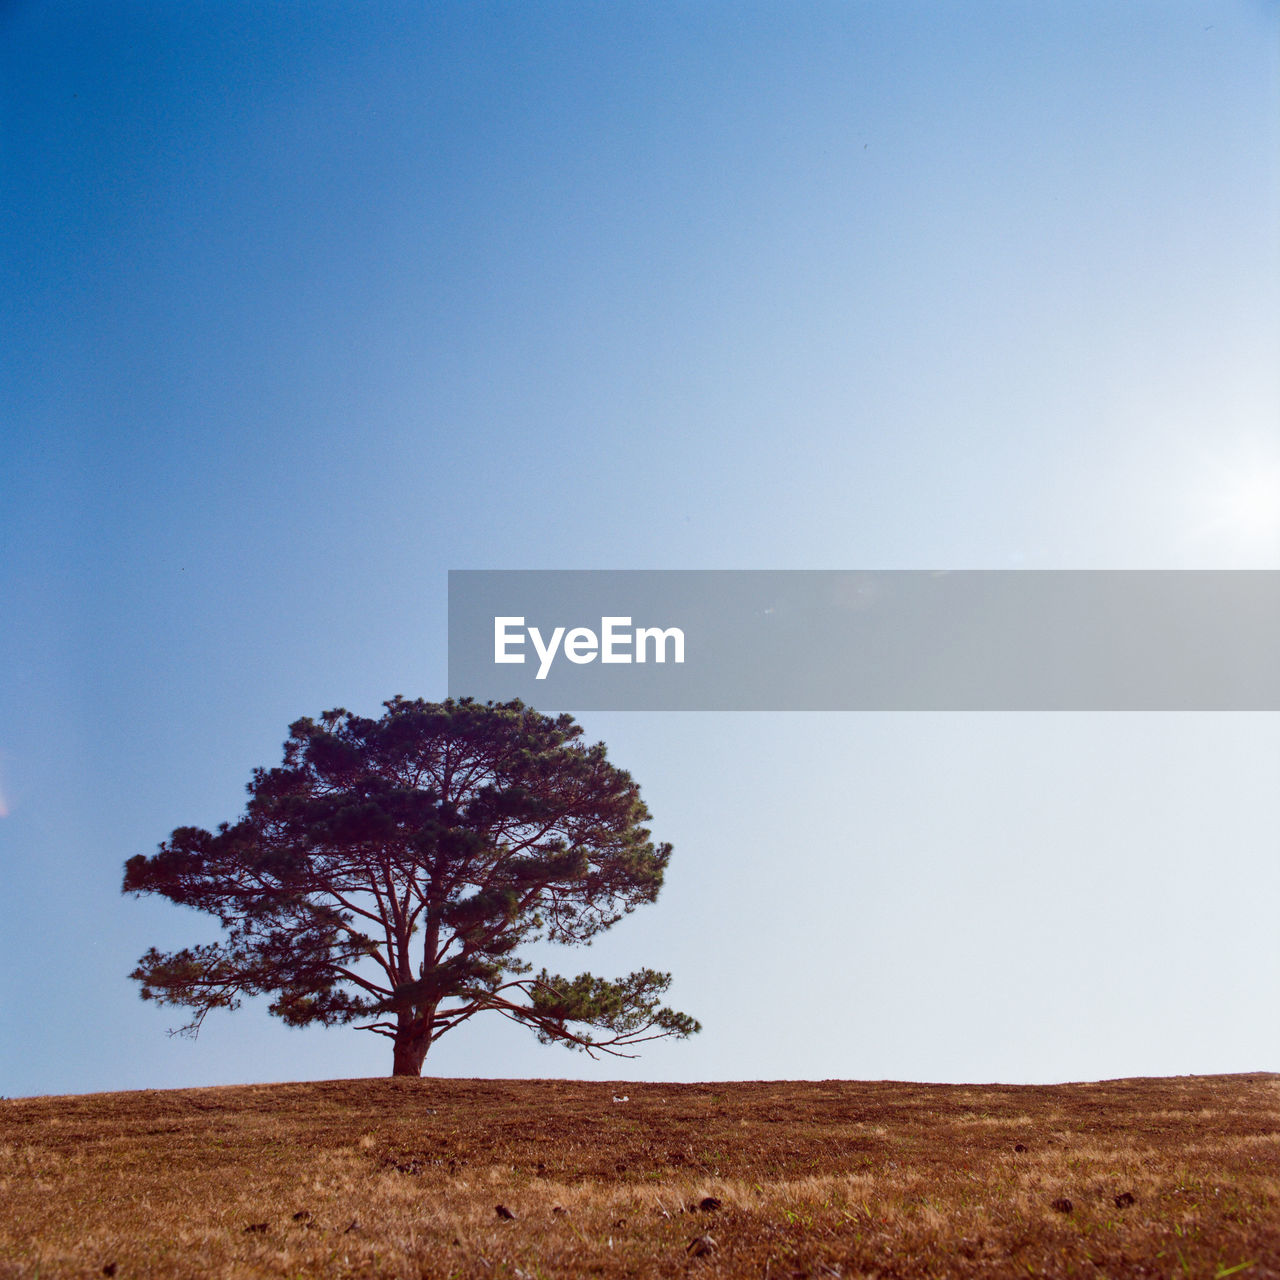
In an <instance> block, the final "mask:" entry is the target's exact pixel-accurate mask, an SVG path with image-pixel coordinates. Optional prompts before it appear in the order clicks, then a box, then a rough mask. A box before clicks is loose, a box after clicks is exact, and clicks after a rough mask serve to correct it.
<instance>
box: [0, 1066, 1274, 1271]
mask: <svg viewBox="0 0 1280 1280" xmlns="http://www.w3.org/2000/svg"><path fill="white" fill-rule="evenodd" d="M624 1096H625V1099H626V1100H615V1099H621V1098H623V1097H624ZM499 1206H501V1211H500V1210H499ZM700 1206H701V1207H700ZM506 1215H509V1216H506ZM0 1259H2V1261H0V1277H4V1280H10V1278H16V1277H22V1278H23V1280H27V1278H30V1280H34V1278H35V1277H37V1276H39V1277H41V1280H48V1278H50V1277H55V1276H77V1277H87V1276H94V1275H114V1276H116V1277H119V1278H120V1280H126V1278H127V1277H134V1276H139V1277H142V1276H157V1277H158V1276H164V1277H195V1276H227V1277H251V1276H279V1277H308V1276H326V1277H328V1276H339V1277H341V1276H352V1277H354V1276H361V1277H383V1276H386V1277H390V1276H397V1277H405V1278H412V1280H417V1278H418V1277H437V1276H439V1277H444V1276H451V1275H452V1276H467V1277H471V1276H483V1277H486V1278H488V1277H497V1276H512V1277H553V1276H554V1277H571V1276H617V1277H621V1276H650V1275H652V1276H657V1275H664V1276H666V1275H684V1274H686V1273H688V1274H691V1275H696V1276H706V1277H711V1276H720V1275H723V1276H739V1275H742V1276H765V1275H767V1276H770V1277H790V1276H801V1275H807V1276H815V1277H817V1276H847V1277H852V1276H862V1275H866V1276H871V1275H876V1276H901V1277H914V1276H923V1275H930V1276H1014V1275H1020V1276H1026V1275H1050V1276H1069V1275H1077V1276H1162V1277H1168V1276H1187V1277H1216V1278H1221V1277H1225V1276H1227V1275H1232V1274H1235V1275H1245V1274H1247V1275H1248V1276H1249V1277H1250V1278H1251V1280H1259V1278H1260V1277H1264V1276H1272V1277H1274V1276H1280V1078H1277V1077H1275V1076H1271V1075H1249V1076H1224V1077H1182V1078H1177V1079H1170V1080H1120V1081H1109V1082H1105V1083H1099V1084H1077V1085H1061V1086H1053V1087H1014V1086H977V1085H974V1086H947V1085H915V1084H898V1083H857V1082H849V1081H821V1082H783V1083H719V1084H706V1085H678V1084H651V1085H638V1084H628V1085H618V1086H614V1087H610V1086H609V1085H597V1084H582V1083H571V1082H565V1081H554V1080H540V1081H503V1080H432V1079H426V1080H421V1081H407V1080H389V1079H383V1080H343V1081H332V1082H327V1083H320V1084H289V1085H263V1086H244V1087H236V1088H218V1089H185V1090H174V1091H169V1092H150V1091H148V1092H141V1093H118V1094H100V1095H92V1096H85V1097H65V1098H38V1099H17V1100H9V1101H5V1102H0Z"/></svg>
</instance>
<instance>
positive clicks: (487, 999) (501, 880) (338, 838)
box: [124, 697, 699, 1076]
mask: <svg viewBox="0 0 1280 1280" xmlns="http://www.w3.org/2000/svg"><path fill="white" fill-rule="evenodd" d="M383 705H384V706H385V707H386V714H385V715H383V716H382V717H381V719H378V720H369V719H365V718H363V717H360V716H355V715H352V714H351V713H350V712H348V711H345V710H343V709H341V708H339V709H338V710H335V711H326V712H325V713H324V714H323V715H322V716H321V717H320V719H319V721H318V722H317V721H315V720H311V719H302V720H298V721H297V722H296V723H294V724H293V725H291V726H290V728H289V739H288V741H287V742H286V743H285V744H284V762H283V764H282V765H281V766H280V767H279V768H275V769H270V770H267V769H256V770H255V771H254V774H253V780H252V781H251V782H250V783H249V786H248V791H249V796H250V799H249V803H248V806H247V807H246V810H245V814H244V816H243V817H242V818H241V819H240V820H239V821H237V822H236V823H234V824H228V823H223V824H222V825H221V826H219V827H218V829H217V831H216V832H210V831H205V830H202V829H201V828H199V827H179V828H178V829H177V830H176V831H174V833H173V834H172V835H171V836H170V837H169V839H168V840H167V841H165V842H164V843H163V844H161V846H160V848H159V851H158V852H157V853H156V854H154V855H153V856H152V857H149V858H148V857H145V856H143V855H141V854H139V855H138V856H137V857H134V858H130V859H129V861H128V863H127V864H126V865H125V877H124V891H125V892H126V893H136V894H143V893H158V894H161V895H163V896H164V897H166V898H169V899H171V900H172V901H174V902H178V903H182V904H183V905H185V906H190V907H195V908H196V909H197V910H200V911H207V912H209V913H210V914H211V915H214V916H216V917H217V918H218V920H219V921H220V922H221V924H222V926H223V928H224V930H225V937H224V939H223V940H222V941H220V942H215V943H210V944H208V945H204V946H195V947H188V948H184V949H183V950H181V951H175V952H171V953H168V954H164V953H162V952H160V951H157V950H156V949H155V948H154V947H153V948H152V949H151V950H149V951H148V952H147V953H146V955H144V956H143V957H142V959H141V960H140V962H139V964H138V967H137V969H135V970H134V972H133V974H132V975H131V976H132V977H134V978H136V979H137V980H138V981H139V982H141V984H142V998H143V999H144V1000H158V1001H159V1002H160V1003H162V1004H167V1005H178V1006H184V1007H186V1008H187V1009H190V1010H193V1011H194V1013H193V1017H192V1019H191V1021H190V1022H189V1023H188V1024H187V1025H186V1026H185V1027H183V1028H181V1030H183V1031H185V1032H188V1033H190V1034H192V1035H194V1034H195V1033H196V1032H197V1031H198V1030H199V1028H200V1025H201V1023H202V1021H203V1020H204V1017H205V1015H206V1014H207V1013H208V1012H209V1010H210V1009H220V1008H227V1009H235V1008H237V1007H238V1005H239V1003H240V999H241V997H242V996H244V995H260V994H269V995H271V996H273V997H274V999H273V1000H272V1003H271V1006H270V1008H271V1012H272V1013H274V1014H275V1015H276V1016H277V1017H280V1018H283V1019H284V1021H285V1022H287V1023H289V1024H290V1025H292V1026H305V1025H307V1024H308V1023H313V1022H318V1023H320V1024H322V1025H324V1026H331V1025H334V1024H337V1023H351V1022H362V1023H363V1026H362V1028H361V1029H363V1030H367V1031H373V1032H376V1033H377V1034H378V1035H383V1036H387V1037H389V1038H390V1039H391V1040H392V1042H393V1043H394V1046H395V1049H394V1058H393V1074H394V1075H415V1076H416V1075H418V1074H420V1072H421V1071H422V1064H423V1060H424V1059H425V1057H426V1055H427V1051H428V1050H429V1049H430V1048H431V1046H432V1045H433V1044H434V1043H435V1042H436V1041H437V1040H438V1039H439V1038H440V1037H441V1036H442V1035H444V1034H445V1032H447V1031H450V1030H452V1029H453V1028H454V1027H456V1026H458V1025H459V1024H460V1023H463V1022H465V1021H467V1019H468V1018H471V1017H473V1016H474V1015H475V1014H477V1013H481V1012H482V1011H484V1010H486V1009H495V1010H497V1011H498V1012H499V1013H501V1014H503V1015H504V1016H506V1017H508V1018H511V1019H513V1020H514V1021H516V1022H522V1023H524V1024H525V1025H527V1026H529V1027H531V1028H532V1029H533V1030H534V1031H535V1032H536V1033H537V1036H538V1039H539V1040H541V1041H542V1042H543V1043H546V1044H550V1043H554V1042H557V1041H558V1042H560V1043H562V1044H566V1045H569V1046H570V1047H576V1048H579V1049H583V1050H585V1051H587V1052H588V1053H590V1054H592V1055H594V1054H595V1053H596V1052H597V1051H604V1052H607V1053H614V1054H622V1053H623V1050H624V1048H625V1046H628V1045H634V1044H637V1043H639V1042H641V1041H644V1040H651V1039H655V1038H657V1037H661V1036H681V1037H684V1036H688V1035H691V1034H692V1033H694V1032H696V1031H698V1030H699V1026H698V1023H697V1022H696V1021H694V1019H693V1018H691V1017H689V1016H688V1015H687V1014H683V1013H677V1012H676V1011H674V1010H672V1009H668V1008H666V1007H664V1006H662V1005H661V1004H660V1003H659V998H660V997H661V996H662V995H663V993H664V992H665V991H666V989H667V987H668V985H669V984H670V981H671V977H670V974H665V973H656V972H655V971H654V970H652V969H641V970H639V971H638V972H636V973H632V974H630V975H629V976H628V977H626V978H622V979H619V980H617V981H609V980H606V979H604V978H597V977H595V976H594V975H592V974H589V973H583V974H579V975H578V976H577V977H576V978H564V977H561V976H559V975H557V974H552V973H548V972H547V971H546V970H545V969H543V970H541V971H540V972H539V973H537V974H533V973H532V972H531V969H532V966H531V965H530V964H528V963H526V962H524V961H521V960H520V958H519V957H518V955H517V948H518V947H519V946H520V944H522V943H529V942H533V941H535V940H538V939H547V940H550V941H553V942H562V943H570V944H573V943H587V942H590V941H591V939H592V938H594V937H595V936H596V934H598V933H600V932H601V931H602V930H604V929H607V928H609V927H610V926H611V925H613V924H616V923H617V922H618V921H619V920H620V919H621V918H622V917H623V915H625V914H627V913H628V912H630V911H632V910H634V909H635V908H636V907H638V906H640V905H641V904H643V903H646V902H653V901H654V900H655V899H656V898H657V896H658V890H659V889H660V888H661V886H662V876H663V872H664V871H665V869H666V866H667V862H668V860H669V859H670V857H671V846H670V845H669V844H662V845H657V846H655V845H654V844H653V843H652V842H651V841H650V839H649V831H648V830H647V828H646V827H645V826H644V825H643V824H644V823H645V822H646V821H648V820H649V817H650V815H649V811H648V810H647V809H646V808H645V805H644V803H643V802H642V801H641V799H640V792H639V788H638V787H637V786H636V784H635V782H633V781H632V779H631V776H630V775H629V774H627V773H625V772H624V771H623V770H621V769H618V768H616V767H615V766H613V765H612V764H610V763H609V761H608V760H607V759H606V756H605V748H604V745H603V744H602V743H597V744H596V745H595V746H585V745H583V744H582V743H581V742H580V741H579V739H580V738H581V736H582V729H581V727H580V726H579V725H578V724H576V723H575V722H574V720H573V718H572V717H571V716H567V715H562V716H559V717H557V718H554V719H552V718H550V717H548V716H545V715H541V714H539V713H538V712H536V711H534V710H532V709H531V708H529V707H526V706H524V705H523V704H521V703H520V702H508V703H485V704H481V703H477V702H475V701H473V700H472V699H469V698H464V699H461V700H459V701H454V700H452V699H451V700H449V701H447V702H443V703H429V702H423V701H421V700H418V701H412V702H410V701H407V700H406V699H404V698H400V697H396V698H393V699H392V700H391V701H390V702H387V703H384V704H383Z"/></svg>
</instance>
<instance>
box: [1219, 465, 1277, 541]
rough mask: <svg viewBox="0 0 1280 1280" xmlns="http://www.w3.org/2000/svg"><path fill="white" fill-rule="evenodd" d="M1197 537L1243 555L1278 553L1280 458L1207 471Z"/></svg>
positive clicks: (1220, 466) (1225, 466)
mask: <svg viewBox="0 0 1280 1280" xmlns="http://www.w3.org/2000/svg"><path fill="white" fill-rule="evenodd" d="M1201 511H1202V516H1203V519H1202V521H1201V524H1200V533H1201V535H1202V536H1204V537H1207V538H1209V539H1211V540H1212V541H1213V542H1215V543H1218V544H1219V545H1220V546H1223V547H1224V548H1228V547H1229V548H1230V549H1231V550H1233V551H1235V552H1238V553H1242V554H1246V555H1256V554H1268V553H1272V552H1280V458H1276V457H1267V458H1261V457H1257V456H1254V457H1251V458H1248V459H1237V460H1233V461H1232V462H1231V463H1229V464H1228V463H1221V462H1220V463H1218V464H1217V465H1215V466H1213V467H1212V468H1210V472H1209V477H1208V483H1207V485H1206V486H1205V489H1204V490H1203V497H1202V507H1201Z"/></svg>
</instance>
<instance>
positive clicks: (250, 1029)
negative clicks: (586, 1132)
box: [0, 0, 1280, 1095]
mask: <svg viewBox="0 0 1280 1280" xmlns="http://www.w3.org/2000/svg"><path fill="white" fill-rule="evenodd" d="M0 37H2V38H0V104H2V106H0V111H2V113H3V114H2V116H0V182H2V183H3V190H4V201H3V212H2V213H0V218H2V219H3V232H2V233H0V242H2V243H3V249H2V251H0V253H2V257H0V272H2V275H0V291H2V293H0V437H2V438H3V446H4V449H3V469H2V470H0V548H2V549H3V555H2V556H0V609H2V612H0V673H2V674H0V861H2V863H3V875H4V890H5V907H6V909H5V913H4V919H3V927H2V928H0V1093H2V1094H8V1095H20V1094H37V1093H59V1092H87V1091H95V1090H101V1089H116V1088H144V1087H167V1086H176V1085H188V1084H218V1083H232V1082H237V1081H249V1080H280V1079H308V1078H329V1077H336V1076H360V1075H379V1074H384V1073H385V1072H386V1071H387V1070H389V1053H388V1050H387V1048H386V1046H385V1043H384V1042H383V1041H382V1040H381V1039H379V1038H378V1037H374V1036H369V1035H362V1034H359V1033H356V1032H354V1031H350V1030H344V1029H337V1030H332V1031H321V1030H309V1031H306V1032H299V1031H291V1030H289V1029H287V1028H284V1027H283V1026H281V1025H280V1024H278V1023H277V1022H275V1021H274V1020H273V1019H270V1018H269V1017H267V1016H266V1014H265V1012H264V1011H263V1010H262V1009H260V1008H254V1007H246V1008H245V1009H243V1010H241V1011H240V1012H239V1013H237V1014H234V1015H223V1016H216V1015H215V1016H213V1017H211V1018H210V1019H209V1020H208V1022H207V1023H206V1025H205V1029H204V1031H203V1032H202V1033H201V1036H200V1038H199V1040H198V1041H197V1042H195V1043H194V1044H193V1043H191V1042H190V1041H187V1040H184V1039H170V1038H168V1037H167V1036H166V1034H165V1031H166V1028H167V1027H169V1026H171V1025H176V1023H177V1022H178V1021H179V1020H180V1018H179V1017H178V1016H176V1015H173V1014H171V1013H167V1012H166V1011H164V1010H160V1009H156V1008H155V1007H153V1006H149V1005H144V1004H143V1003H142V1002H141V1001H140V1000H139V999H138V995H137V991H136V988H135V985H134V984H133V983H131V982H130V981H129V979H128V977H127V975H128V973H129V970H130V969H131V968H132V967H133V965H134V963H135V962H136V960H137V958H138V956H139V955H140V954H141V953H142V952H143V951H144V950H145V949H146V948H147V947H148V946H150V945H152V944H155V945H157V946H160V947H172V946H178V945H183V944H186V943H189V942H192V941H196V940H201V939H205V938H208V937H211V936H212V930H211V926H210V924H209V923H208V922H206V921H204V919H203V918H202V917H198V916H196V915H194V914H192V913H187V912H183V911H181V910H180V909H178V908H176V907H173V906H171V905H169V904H166V903H164V902H162V901H159V900H157V901H137V900H133V899H125V898H123V897H122V896H121V895H120V891H119V886H120V880H121V876H122V868H123V863H124V860H125V859H126V858H128V857H130V856H131V855H133V854H135V853H149V852H152V851H153V850H154V848H155V846H156V844H157V842H158V841H160V840H161V839H162V838H164V837H165V836H166V835H167V834H168V832H169V831H170V830H171V829H172V828H174V827H176V826H179V825H186V824H200V825H213V824H215V823H217V822H218V821H221V820H224V819H227V820H230V819H233V818H234V817H236V816H237V815H238V814H239V812H240V811H241V809H242V806H243V802H244V784H245V783H246V782H247V781H248V778H249V775H250V772H251V770H252V768H253V767H254V766H256V765H260V764H263V765H270V764H274V763H276V762H278V759H279V752H280V744H281V742H282V741H283V739H284V737H285V736H286V731H287V726H288V724H289V723H290V721H292V720H293V719H295V718H297V717H298V716H300V715H307V714H312V715H314V714H318V713H319V712H320V711H322V710H324V709H326V708H329V707H333V706H345V707H348V708H350V709H351V710H353V711H357V712H360V713H362V714H376V713H377V712H378V710H379V704H380V703H381V702H382V701H383V700H384V699H386V698H389V697H391V696H392V695H393V694H396V693H402V694H404V695H406V696H409V697H418V696H421V697H426V698H441V697H443V696H444V693H445V673H446V669H445V657H446V655H445V604H446V594H445V592H446V572H447V570H449V569H451V568H454V569H459V568H512V569H515V568H566V569H567V568H601V569H609V568H646V569H667V568H672V569H676V568H681V569H683V568H744V569H751V568H760V569H773V568H799V569H825V568H832V569H858V568H926V569H943V568H950V569H958V568H992V569H999V568H1081V569H1090V568H1223V569H1231V568H1273V569H1276V568H1280V233H1278V230H1277V229H1278V228H1280V7H1278V6H1277V4H1276V3H1275V2H1274V0H1236V2H1231V3H1228V2H1226V0H1221V2H1216V3H1211V2H1208V0H1201V2H1195V3H1188V2H1184V0H1158V2H1157V0H1137V2H1135V3H1126V4H1122V5H1117V4H1113V3H1104V2H1102V0H1096V2H1094V3H1083V2H1082V0H1063V2H1061V3H1056V4H1053V5H1038V4H1033V3H1029V2H1027V0H1023V2H1020V3H1004V2H998V0H992V2H990V3H987V2H982V3H971V2H969V0H966V2H964V3H959V2H956V3H920V4H902V3H900V2H899V0H865V2H853V0H850V2H848V3H839V4H836V3H803V4H783V3H773V4H743V3H737V2H735V3H698V4H694V3H682V4H673V3H665V2H656V3H655V2H653V0H646V2H645V3H643V4H641V3H618V4H610V5H590V4H585V3H577V2H574V3H556V4H551V3H530V4H524V5H519V6H511V5H501V4H496V3H461V2H445V3H437V4H433V5H429V6H428V5H419V4H408V3H384V4H378V5H357V4H345V3H319V4H316V3H307V4H302V3H281V4H275V5H268V6H263V5H257V4H248V3H245V2H243V0H220V2H219V3H210V2H205V0H201V2H196V3H186V4H182V5H170V4H162V3H156V2H154V0H152V2H145V0H139V2H137V3H130V4H113V5H102V4H92V3H88V2H87V0H68V2H67V3H59V4H55V3H52V2H48V0H46V2H41V0H11V2H10V3H8V4H6V5H4V6H3V7H2V8H0ZM580 718H581V720H582V722H583V724H584V725H585V727H586V729H587V733H588V735H589V737H590V738H592V739H593V740H594V739H596V738H602V739H603V740H604V741H606V742H607V743H608V744H609V750H610V755H611V757H612V758H613V759H614V760H615V761H616V762H617V763H619V764H620V765H622V766H623V767H625V768H627V769H629V770H631V772H633V773H634V775H635V776H636V778H637V779H638V780H639V782H640V784H641V787H642V789H643V792H644V795H645V797H646V800H647V801H648V803H649V806H650V808H651V809H652V811H653V814H654V823H653V828H654V833H655V836H656V837H657V838H659V839H663V840H670V841H672V842H673V844H674V845H675V856H674V859H673V862H672V869H671V872H670V874H669V877H668V881H667V884H666V887H665V888H664V891H663V895H662V897H661V899H660V900H659V902H658V903H657V904H656V905H655V906H652V907H649V908H646V909H645V910H643V911H641V912H638V913H637V914H636V915H634V916H632V917H630V918H629V919H627V920H626V921H624V922H623V923H622V924H621V925H619V926H618V927H617V928H615V929H614V930H613V931H612V933H611V934H610V935H608V936H607V938H606V939H604V940H602V941H601V942H599V943H597V944H596V946H594V947H593V948H592V949H591V950H590V951H586V952H581V953H566V954H565V956H564V958H563V959H558V960H557V964H558V965H559V966H560V967H564V968H566V969H569V971H575V970H573V969H572V966H573V965H574V964H575V962H579V961H580V962H581V963H580V965H579V967H588V966H589V967H591V968H593V969H596V970H597V971H599V972H604V973H618V972H626V971H627V970H629V969H632V968H636V967H639V966H640V965H644V964H648V965H653V966H654V967H658V968H663V969H670V970H672V971H673V972H674V974H675V983H674V984H673V988H672V992H671V997H672V1003H674V1004H675V1005H676V1006H677V1007H679V1008H682V1009H686V1010H688V1011H689V1012H691V1013H693V1014H694V1015H695V1016H697V1017H698V1018H700V1019H701V1021H702V1022H703V1024H704V1028H705V1029H704V1031H703V1032H702V1034H701V1035H700V1036H698V1037H696V1038H694V1039H693V1040H691V1041H689V1042H685V1043H674V1044H661V1045H657V1046H653V1047H649V1048H648V1049H647V1051H646V1052H645V1054H644V1056H643V1057H641V1058H638V1059H636V1060H610V1059H605V1060H604V1061H603V1062H601V1063H599V1064H593V1063H591V1062H590V1061H589V1060H587V1059H586V1058H584V1057H582V1056H581V1055H576V1054H572V1055H571V1054H570V1053H568V1052H566V1051H565V1050H563V1049H560V1048H547V1047H543V1046H540V1045H538V1044H537V1043H536V1041H535V1040H534V1039H533V1037H532V1036H531V1035H529V1034H528V1033H527V1032H523V1031H521V1030H520V1029H518V1028H515V1027H512V1026H509V1025H508V1024H506V1023H504V1022H502V1020H501V1019H496V1018H495V1019H493V1024H486V1023H485V1022H484V1021H483V1020H476V1021H475V1022H473V1023H472V1024H471V1025H470V1026H469V1027H467V1028H464V1029H462V1030H460V1031H458V1032H457V1033H454V1034H453V1035H451V1036H449V1037H447V1038H446V1039H445V1040H444V1041H442V1042H441V1044H440V1046H438V1048H437V1049H436V1050H433V1052H432V1056H431V1057H430V1058H429V1059H428V1062H427V1068H426V1069H427V1072H428V1073H437V1074H448V1075H471V1076H524V1075H561V1076H563V1075H582V1076H585V1077H587V1078H598V1079H619V1078H622V1079H627V1078H635V1079H643V1078H655V1079H663V1078H666V1079H715V1078H752V1079H759V1078H785V1077H792V1078H801V1077H812V1078H822V1077H855V1078H885V1077H893V1078H903V1079H915V1080H981V1081H995V1080H999V1081H1014V1082H1017V1081H1051V1080H1066V1079H1090V1078H1101V1077H1115V1076H1121V1075H1168V1074H1178V1073H1188V1072H1213V1071H1246V1070H1274V1069H1280V932H1277V930H1276V928H1275V923H1274V922H1275V919H1276V916H1277V914H1278V912H1277V904H1278V903H1280V857H1278V856H1277V855H1278V854H1280V716H1277V715H1275V714H1262V713H1254V714H1237V715H1191V714H1168V715H1124V714H1106V715H1104V714H1087V715H1086V714H1070V715H1067V714H1059V715H1026V714H1023V715H997V714H990V715H978V714H965V715H954V714H953V715H944V714H938V715H931V714H922V713H911V714H861V715H859V714H844V715H840V714H793V715H763V714H760V715H757V714H745V713H742V714H733V715H711V714H662V713H645V714H639V713H631V714H613V715H605V714H599V713H593V714H590V715H583V716H582V717H580ZM495 1024H496V1025H495Z"/></svg>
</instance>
